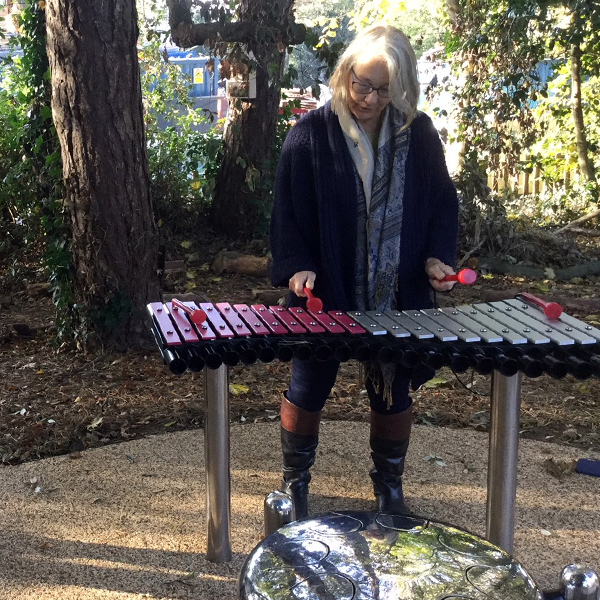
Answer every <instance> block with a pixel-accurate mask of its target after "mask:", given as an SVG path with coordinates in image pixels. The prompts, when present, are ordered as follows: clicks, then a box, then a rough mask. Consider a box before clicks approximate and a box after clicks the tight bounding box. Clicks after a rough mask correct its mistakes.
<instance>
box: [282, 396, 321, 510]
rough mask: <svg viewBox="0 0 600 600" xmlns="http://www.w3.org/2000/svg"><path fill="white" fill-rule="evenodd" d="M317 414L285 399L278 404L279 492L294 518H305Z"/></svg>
mask: <svg viewBox="0 0 600 600" xmlns="http://www.w3.org/2000/svg"><path fill="white" fill-rule="evenodd" d="M320 421H321V412H320V411H319V412H309V411H306V410H304V409H303V408H300V407H298V406H296V405H295V404H292V403H291V402H290V401H289V400H288V399H287V398H286V397H285V396H284V397H283V399H282V402H281V449H282V451H283V483H282V486H281V491H282V492H285V493H286V494H288V495H289V496H290V497H291V498H292V500H293V502H294V509H295V513H296V519H302V518H304V517H307V516H308V484H309V482H310V478H311V477H310V468H311V467H312V466H313V464H314V462H315V455H316V451H317V446H318V444H319V424H320Z"/></svg>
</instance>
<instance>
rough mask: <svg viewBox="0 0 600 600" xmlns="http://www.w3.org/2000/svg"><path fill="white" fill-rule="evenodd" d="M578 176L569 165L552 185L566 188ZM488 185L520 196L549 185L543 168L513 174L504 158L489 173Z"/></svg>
mask: <svg viewBox="0 0 600 600" xmlns="http://www.w3.org/2000/svg"><path fill="white" fill-rule="evenodd" d="M525 160H527V159H525ZM577 177H578V175H577V173H576V172H575V171H573V170H571V169H570V168H568V167H567V168H566V169H565V170H564V172H563V173H562V175H561V177H560V179H559V180H558V181H557V182H556V183H555V184H554V185H553V186H552V189H553V190H558V189H564V188H565V187H566V186H567V185H568V184H569V182H570V181H572V180H576V179H577ZM488 186H489V187H490V188H491V189H492V191H494V192H499V191H501V190H503V189H507V188H508V189H510V190H511V191H512V192H513V193H515V194H517V195H519V196H527V195H530V194H540V193H541V192H542V191H544V189H546V187H548V186H547V184H546V182H544V180H543V179H542V177H541V169H540V168H539V167H534V169H533V171H532V172H531V173H528V172H526V171H522V172H520V173H518V174H517V175H511V174H510V172H509V169H508V164H507V162H506V161H505V160H502V159H501V160H500V165H499V167H498V168H497V169H495V170H493V171H490V172H489V173H488Z"/></svg>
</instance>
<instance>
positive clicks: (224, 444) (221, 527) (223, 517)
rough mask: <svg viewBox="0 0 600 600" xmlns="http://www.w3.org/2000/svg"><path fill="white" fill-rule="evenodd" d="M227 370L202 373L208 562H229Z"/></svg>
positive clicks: (229, 496)
mask: <svg viewBox="0 0 600 600" xmlns="http://www.w3.org/2000/svg"><path fill="white" fill-rule="evenodd" d="M229 436H230V432H229V369H228V367H226V366H225V365H223V366H221V367H219V368H218V369H204V458H205V464H206V525H207V531H206V533H207V539H208V543H207V551H206V557H207V558H208V560H210V561H212V562H217V563H223V562H228V561H230V560H231V525H230V520H231V485H230V464H229V462H230V461H229V452H230V445H229Z"/></svg>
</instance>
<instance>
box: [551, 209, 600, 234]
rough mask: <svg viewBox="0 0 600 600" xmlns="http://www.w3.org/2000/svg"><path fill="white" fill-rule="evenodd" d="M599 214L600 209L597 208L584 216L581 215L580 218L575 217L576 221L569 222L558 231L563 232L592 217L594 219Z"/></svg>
mask: <svg viewBox="0 0 600 600" xmlns="http://www.w3.org/2000/svg"><path fill="white" fill-rule="evenodd" d="M598 216H600V210H595V211H594V212H591V213H589V214H588V215H584V216H583V217H579V219H575V220H574V221H571V222H570V223H567V224H566V225H565V226H564V227H561V228H560V229H559V230H558V231H557V232H556V233H563V232H564V231H567V230H568V229H571V227H573V226H575V225H579V224H581V223H585V222H586V221H589V220H590V219H593V218H594V217H598Z"/></svg>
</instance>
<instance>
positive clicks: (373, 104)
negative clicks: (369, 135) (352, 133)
mask: <svg viewBox="0 0 600 600" xmlns="http://www.w3.org/2000/svg"><path fill="white" fill-rule="evenodd" d="M389 84H390V75H389V73H388V68H387V64H386V63H385V61H384V60H383V59H382V58H380V57H371V58H367V59H363V60H361V61H359V62H357V63H356V64H355V65H354V68H353V69H352V71H351V72H350V79H349V81H348V87H349V89H350V95H349V98H348V108H349V109H350V112H351V113H352V114H353V115H354V117H355V118H356V120H357V121H358V122H359V123H360V124H361V125H362V126H363V128H364V129H365V131H374V130H375V129H377V128H378V127H379V123H380V118H381V113H382V112H383V109H384V108H385V107H386V106H387V105H388V104H389V103H390V98H389ZM369 90H370V91H369ZM365 91H369V93H366V94H365V93H364V92H365ZM361 92H362V93H361ZM382 96H383V97H382Z"/></svg>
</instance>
